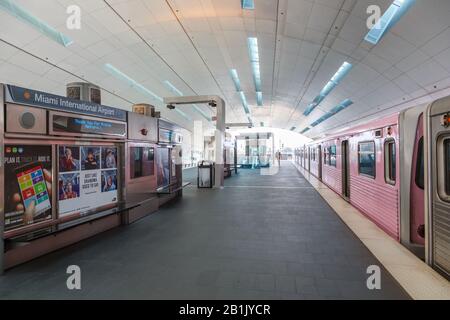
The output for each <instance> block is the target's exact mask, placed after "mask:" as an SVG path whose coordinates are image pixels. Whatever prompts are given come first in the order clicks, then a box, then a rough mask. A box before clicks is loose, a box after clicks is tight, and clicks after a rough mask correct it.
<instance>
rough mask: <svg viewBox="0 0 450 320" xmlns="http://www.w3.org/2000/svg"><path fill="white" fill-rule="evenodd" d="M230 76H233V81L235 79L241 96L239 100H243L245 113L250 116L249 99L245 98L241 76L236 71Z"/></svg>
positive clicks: (232, 71)
mask: <svg viewBox="0 0 450 320" xmlns="http://www.w3.org/2000/svg"><path fill="white" fill-rule="evenodd" d="M230 75H231V79H233V82H234V86H235V88H236V91H237V93H238V94H239V98H240V99H241V103H242V107H243V108H244V111H245V113H246V114H247V115H248V114H250V109H249V108H248V103H247V99H246V98H245V94H244V92H243V91H242V88H241V81H240V80H239V76H238V73H237V71H236V69H231V70H230ZM261 98H262V97H261Z"/></svg>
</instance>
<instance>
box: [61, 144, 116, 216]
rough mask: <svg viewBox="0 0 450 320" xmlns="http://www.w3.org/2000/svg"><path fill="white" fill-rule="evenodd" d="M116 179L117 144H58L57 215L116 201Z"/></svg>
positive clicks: (92, 209) (80, 211)
mask: <svg viewBox="0 0 450 320" xmlns="http://www.w3.org/2000/svg"><path fill="white" fill-rule="evenodd" d="M117 180H118V177H117V147H111V146H66V145H60V146H58V213H59V216H65V215H69V214H74V213H86V212H92V211H95V210H96V209H98V208H100V207H104V206H108V205H111V204H115V203H117V201H118V196H117Z"/></svg>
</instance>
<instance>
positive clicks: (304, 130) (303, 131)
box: [300, 127, 309, 134]
mask: <svg viewBox="0 0 450 320" xmlns="http://www.w3.org/2000/svg"><path fill="white" fill-rule="evenodd" d="M308 131H309V127H306V128H305V129H303V130H302V131H301V132H300V133H301V134H304V133H305V132H308Z"/></svg>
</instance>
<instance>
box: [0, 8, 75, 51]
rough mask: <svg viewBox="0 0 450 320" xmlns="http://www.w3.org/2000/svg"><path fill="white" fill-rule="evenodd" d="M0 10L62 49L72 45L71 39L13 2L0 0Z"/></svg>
mask: <svg viewBox="0 0 450 320" xmlns="http://www.w3.org/2000/svg"><path fill="white" fill-rule="evenodd" d="M0 8H1V9H3V10H5V11H6V12H8V13H9V14H11V15H13V16H14V17H16V18H18V19H20V20H22V21H23V22H26V23H28V24H29V25H31V26H32V27H33V28H35V29H36V30H38V31H39V32H41V33H42V34H44V35H45V36H47V37H49V38H50V39H52V40H53V41H56V42H57V43H59V44H61V45H63V46H64V47H68V46H70V45H71V44H72V43H73V40H72V39H71V38H69V37H68V36H66V35H64V34H63V33H61V32H59V31H58V30H56V29H55V28H53V27H52V26H50V25H48V24H47V23H46V22H45V21H43V20H41V19H39V18H37V17H35V16H33V15H32V14H31V13H30V12H28V11H27V10H25V9H24V8H22V7H21V6H19V5H18V4H16V3H15V1H13V0H0Z"/></svg>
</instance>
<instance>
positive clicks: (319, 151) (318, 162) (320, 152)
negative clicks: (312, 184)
mask: <svg viewBox="0 0 450 320" xmlns="http://www.w3.org/2000/svg"><path fill="white" fill-rule="evenodd" d="M317 165H318V173H317V175H318V176H319V180H322V146H321V145H318V146H317Z"/></svg>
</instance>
